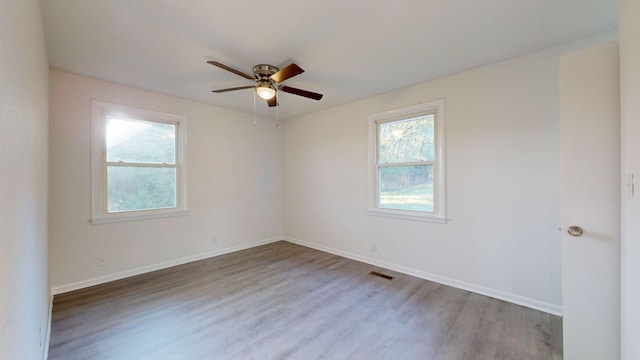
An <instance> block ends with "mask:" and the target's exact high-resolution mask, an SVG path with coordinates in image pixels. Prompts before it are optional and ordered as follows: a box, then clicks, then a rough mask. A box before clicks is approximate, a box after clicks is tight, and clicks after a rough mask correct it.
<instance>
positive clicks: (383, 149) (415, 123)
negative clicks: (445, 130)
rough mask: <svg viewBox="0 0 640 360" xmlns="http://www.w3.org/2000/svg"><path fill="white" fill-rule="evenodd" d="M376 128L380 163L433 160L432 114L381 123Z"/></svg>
mask: <svg viewBox="0 0 640 360" xmlns="http://www.w3.org/2000/svg"><path fill="white" fill-rule="evenodd" d="M378 129H379V130H378V131H379V134H378V136H379V139H378V146H379V149H378V150H379V152H378V162H379V163H380V164H386V163H398V162H414V161H432V160H434V158H435V147H434V115H433V114H429V115H425V116H420V117H415V118H411V119H407V120H399V121H393V122H388V123H382V124H380V126H379V128H378Z"/></svg>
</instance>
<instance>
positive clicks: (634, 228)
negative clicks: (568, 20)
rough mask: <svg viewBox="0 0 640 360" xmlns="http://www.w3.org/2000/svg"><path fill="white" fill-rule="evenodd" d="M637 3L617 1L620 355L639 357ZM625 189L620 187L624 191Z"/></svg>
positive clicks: (639, 64) (639, 77)
mask: <svg viewBox="0 0 640 360" xmlns="http://www.w3.org/2000/svg"><path fill="white" fill-rule="evenodd" d="M638 14H640V2H639V1H637V0H620V27H619V31H620V98H621V104H622V106H621V116H622V175H623V179H625V177H626V175H627V174H631V173H633V174H635V179H636V180H635V188H636V195H635V198H634V199H629V198H627V197H626V195H623V200H622V358H623V359H627V360H633V359H640V342H639V341H638V338H640V306H639V305H638V304H640V281H639V279H640V221H638V219H640V142H639V141H638V139H640V22H639V21H638ZM625 190H626V189H624V190H623V192H624V191H625Z"/></svg>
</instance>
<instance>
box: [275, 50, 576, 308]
mask: <svg viewBox="0 0 640 360" xmlns="http://www.w3.org/2000/svg"><path fill="white" fill-rule="evenodd" d="M562 51H566V49H552V50H548V51H545V52H541V53H536V54H532V55H529V56H526V57H522V58H517V59H514V60H511V61H506V62H502V63H498V64H493V65H489V66H485V67H481V68H477V69H473V70H469V71H465V72H462V73H459V74H455V75H451V76H447V77H444V78H440V79H436V80H433V81H430V82H427V83H422V84H418V85H416V86H413V87H409V88H406V89H402V90H398V91H394V92H390V93H387V94H384V95H380V96H376V97H372V98H368V99H365V100H362V101H358V102H355V103H351V104H347V105H344V106H341V107H338V108H333V109H330V110H326V111H323V112H318V113H315V114H311V115H308V116H304V117H301V118H297V119H293V120H291V121H287V122H286V123H285V124H284V130H285V131H284V138H285V147H284V154H285V155H284V159H285V160H284V167H285V169H286V173H285V178H284V184H285V236H286V238H287V239H289V240H292V241H298V242H300V243H305V244H308V245H310V246H314V247H318V248H322V249H325V250H329V251H333V252H336V253H341V254H343V255H347V256H351V257H354V258H360V259H363V260H365V261H369V262H374V263H377V264H382V265H386V266H391V267H394V268H396V269H399V270H403V271H407V272H410V273H413V274H416V275H419V276H423V277H426V278H431V279H435V280H437V281H441V282H444V283H449V284H452V285H455V286H459V287H463V288H468V289H471V290H473V291H477V292H480V293H485V294H489V295H493V296H496V297H499V298H503V299H507V300H510V301H513V302H516V303H521V304H525V305H527V306H531V307H534V308H539V309H543V310H546V311H549V312H553V313H559V312H560V311H561V303H562V299H561V269H560V240H559V235H558V234H559V233H558V227H559V223H560V200H559V199H560V177H559V154H558V153H559V124H558V90H557V86H558V56H559V53H561V52H562ZM439 98H444V99H445V100H446V114H447V119H446V122H447V129H446V131H447V154H446V156H447V192H448V194H447V197H448V198H447V214H448V218H450V222H449V223H448V224H446V225H441V224H432V223H423V222H415V221H408V220H397V219H389V218H380V217H373V216H370V215H368V214H367V211H366V210H367V204H368V198H367V196H368V188H367V184H368V178H367V176H368V174H369V172H368V170H367V159H368V157H367V156H368V155H367V154H368V148H367V146H368V138H367V136H368V131H367V117H368V115H369V114H372V113H376V112H380V111H384V110H390V109H394V108H398V107H402V106H407V105H412V104H416V103H420V102H425V101H430V100H434V99H439ZM372 243H375V244H377V248H378V252H377V253H373V252H371V251H370V245H371V244H372Z"/></svg>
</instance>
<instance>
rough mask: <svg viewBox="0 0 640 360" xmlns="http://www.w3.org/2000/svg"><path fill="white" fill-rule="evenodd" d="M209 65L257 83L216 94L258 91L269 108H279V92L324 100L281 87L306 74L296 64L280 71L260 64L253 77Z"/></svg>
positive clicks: (225, 66)
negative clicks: (289, 80)
mask: <svg viewBox="0 0 640 360" xmlns="http://www.w3.org/2000/svg"><path fill="white" fill-rule="evenodd" d="M207 63H209V64H211V65H213V66H217V67H219V68H221V69H224V70H227V71H229V72H232V73H234V74H236V75H238V76H242V77H243V78H245V79H248V80H252V81H255V82H256V85H247V86H238V87H232V88H227V89H219V90H213V91H212V92H214V93H223V92H228V91H235V90H244V89H252V88H255V89H256V94H258V96H260V97H261V98H262V99H265V100H267V104H269V107H272V106H278V96H277V92H278V91H282V92H286V93H289V94H294V95H298V96H304V97H306V98H309V99H313V100H320V99H322V96H323V95H322V94H319V93H315V92H312V91H307V90H302V89H298V88H294V87H291V86H286V85H281V83H282V82H283V81H285V80H287V79H290V78H292V77H294V76H296V75H300V74H302V73H303V72H304V70H302V68H301V67H299V66H298V65H296V64H293V63H292V64H289V65H287V66H286V67H284V68H283V69H278V68H277V67H275V66H273V65H267V64H258V65H256V66H254V67H253V76H252V75H249V74H245V73H243V72H242V71H239V70H236V69H234V68H232V67H229V66H227V65H225V64H222V63H219V62H217V61H207Z"/></svg>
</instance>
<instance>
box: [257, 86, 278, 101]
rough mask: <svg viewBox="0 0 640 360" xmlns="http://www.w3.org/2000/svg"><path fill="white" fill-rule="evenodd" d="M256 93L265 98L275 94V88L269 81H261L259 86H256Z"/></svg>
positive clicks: (267, 98)
mask: <svg viewBox="0 0 640 360" xmlns="http://www.w3.org/2000/svg"><path fill="white" fill-rule="evenodd" d="M256 93H257V94H258V96H260V97H261V98H263V99H265V100H269V99H271V98H273V97H274V96H276V90H275V89H274V88H273V87H272V86H271V84H269V83H261V84H260V86H258V87H257V88H256Z"/></svg>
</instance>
